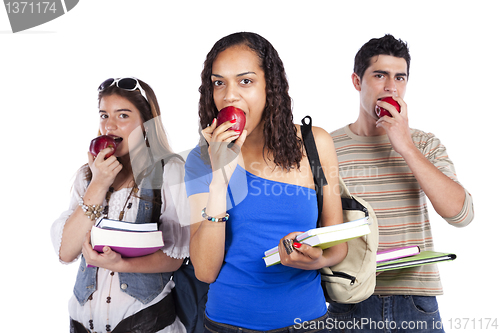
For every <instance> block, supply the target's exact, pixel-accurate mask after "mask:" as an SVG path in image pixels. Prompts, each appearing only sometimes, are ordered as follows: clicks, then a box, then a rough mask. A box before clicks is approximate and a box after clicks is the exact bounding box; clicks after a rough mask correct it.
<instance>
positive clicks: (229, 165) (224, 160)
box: [201, 118, 247, 183]
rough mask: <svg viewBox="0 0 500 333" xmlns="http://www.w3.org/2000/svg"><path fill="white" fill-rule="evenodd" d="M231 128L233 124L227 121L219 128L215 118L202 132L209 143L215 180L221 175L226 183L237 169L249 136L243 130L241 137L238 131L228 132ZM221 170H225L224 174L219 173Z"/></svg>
mask: <svg viewBox="0 0 500 333" xmlns="http://www.w3.org/2000/svg"><path fill="white" fill-rule="evenodd" d="M231 126H233V123H231V121H226V122H225V123H223V124H222V125H220V126H219V127H217V118H215V119H214V120H213V122H212V125H210V126H208V127H207V128H205V129H204V130H202V131H201V133H202V134H203V137H204V138H205V140H206V141H207V142H208V154H209V155H210V161H211V163H212V170H213V175H214V178H216V177H217V176H219V175H220V176H223V178H221V180H223V181H224V182H226V183H227V182H228V181H229V179H230V178H231V176H232V174H233V172H234V170H235V169H236V165H237V164H238V156H239V154H240V152H241V147H242V146H243V143H244V142H245V139H246V136H247V131H246V130H243V132H242V133H241V135H240V133H239V132H237V131H233V130H228V129H229V128H230V127H231ZM233 141H234V143H233ZM220 169H221V170H224V173H221V172H218V170H220Z"/></svg>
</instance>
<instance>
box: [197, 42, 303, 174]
mask: <svg viewBox="0 0 500 333" xmlns="http://www.w3.org/2000/svg"><path fill="white" fill-rule="evenodd" d="M237 45H245V46H247V47H248V48H250V49H251V50H252V51H254V52H255V54H256V55H257V56H258V57H259V59H260V67H261V68H262V70H263V71H264V74H265V79H266V105H265V107H264V112H263V114H262V121H264V130H263V133H262V134H263V135H264V140H265V141H264V142H265V144H264V149H263V152H262V154H263V155H265V149H266V148H267V149H268V150H269V154H270V155H272V158H271V156H267V158H268V159H269V160H272V161H274V163H275V164H276V165H277V166H280V167H282V168H283V169H286V170H290V169H291V168H294V167H297V168H299V167H300V161H301V160H302V156H303V151H302V140H301V139H300V138H299V137H298V136H297V128H296V127H295V125H294V123H293V116H292V99H291V98H290V96H289V95H288V80H287V78H286V73H285V68H284V66H283V62H282V61H281V59H280V57H279V55H278V52H277V51H276V50H275V48H274V47H273V46H272V45H271V43H269V42H268V41H267V40H266V39H265V38H263V37H262V36H260V35H258V34H255V33H251V32H238V33H234V34H231V35H228V36H226V37H224V38H222V39H220V40H219V41H217V42H216V43H215V45H214V46H213V47H212V49H211V50H210V52H209V53H208V54H207V58H206V60H205V64H204V68H203V71H202V72H201V86H200V88H199V92H200V102H199V111H198V114H199V117H200V134H201V129H203V128H205V127H206V126H207V124H211V123H212V120H213V119H214V118H216V117H217V113H218V112H219V111H218V110H217V107H216V106H215V102H214V98H213V84H212V79H211V75H212V65H213V63H214V61H215V59H216V58H217V56H218V55H219V54H220V53H221V52H222V51H224V50H226V49H228V48H230V47H232V46H237ZM200 140H201V141H200V143H201V145H200V146H202V147H205V149H202V157H203V159H204V160H205V161H209V158H208V152H207V149H206V144H205V140H204V139H203V136H201V139H200ZM203 144H205V145H203ZM264 159H266V156H264Z"/></svg>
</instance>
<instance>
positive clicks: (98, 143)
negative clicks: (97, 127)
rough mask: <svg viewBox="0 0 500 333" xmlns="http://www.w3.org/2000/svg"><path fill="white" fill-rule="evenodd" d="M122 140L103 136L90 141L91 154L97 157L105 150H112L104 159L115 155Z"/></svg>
mask: <svg viewBox="0 0 500 333" xmlns="http://www.w3.org/2000/svg"><path fill="white" fill-rule="evenodd" d="M121 140H122V139H121V138H119V137H116V136H111V135H101V136H98V137H97V138H95V139H93V140H92V141H90V147H89V152H90V153H91V154H92V155H93V156H94V157H96V156H97V155H98V154H99V152H100V151H101V150H103V149H105V148H111V152H109V153H107V154H106V156H104V159H106V158H108V157H110V156H111V155H113V154H114V153H115V151H116V148H117V147H118V145H119V144H120V142H121Z"/></svg>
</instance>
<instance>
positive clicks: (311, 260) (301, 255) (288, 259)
mask: <svg viewBox="0 0 500 333" xmlns="http://www.w3.org/2000/svg"><path fill="white" fill-rule="evenodd" d="M300 234H301V232H292V233H290V234H288V235H286V236H285V237H283V238H282V239H280V243H279V245H278V251H279V254H280V259H281V264H282V265H285V266H290V267H294V268H299V269H305V270H315V269H320V268H321V267H323V266H324V265H323V264H322V262H323V250H322V249H321V248H319V247H312V246H309V245H307V244H302V243H299V242H296V241H295V237H297V236H298V235H300ZM285 239H286V240H291V241H292V244H293V245H292V247H293V251H292V252H291V253H290V254H288V253H287V251H286V249H285V246H284V244H283V241H284V240H285Z"/></svg>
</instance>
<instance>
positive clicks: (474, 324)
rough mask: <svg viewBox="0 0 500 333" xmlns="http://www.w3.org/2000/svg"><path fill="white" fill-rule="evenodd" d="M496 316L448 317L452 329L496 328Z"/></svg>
mask: <svg viewBox="0 0 500 333" xmlns="http://www.w3.org/2000/svg"><path fill="white" fill-rule="evenodd" d="M497 320H498V318H452V319H448V322H449V324H450V328H452V329H457V330H459V329H464V330H466V329H479V330H487V329H494V330H497V329H498V321H497Z"/></svg>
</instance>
